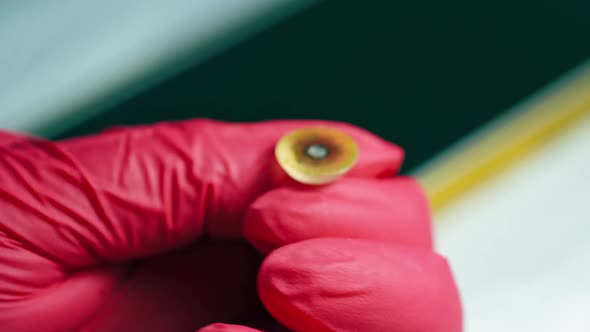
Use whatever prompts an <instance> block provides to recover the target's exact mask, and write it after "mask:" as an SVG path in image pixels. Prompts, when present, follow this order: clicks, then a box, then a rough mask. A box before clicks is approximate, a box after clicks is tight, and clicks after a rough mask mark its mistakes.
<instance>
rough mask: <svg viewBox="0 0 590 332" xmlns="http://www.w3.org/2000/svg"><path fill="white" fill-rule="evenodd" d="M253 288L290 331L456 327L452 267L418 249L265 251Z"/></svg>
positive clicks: (363, 243)
mask: <svg viewBox="0 0 590 332" xmlns="http://www.w3.org/2000/svg"><path fill="white" fill-rule="evenodd" d="M258 288H259V295H260V298H261V299H262V301H263V303H264V305H265V307H266V308H267V310H268V311H269V312H270V313H271V314H272V315H273V316H274V317H275V318H276V319H277V320H279V321H280V322H281V323H283V324H284V325H285V326H287V327H288V328H290V329H292V330H294V331H314V332H336V331H338V332H347V331H350V332H352V331H391V332H406V331H414V332H431V331H438V332H460V331H461V330H462V311H461V305H460V299H459V295H458V291H457V289H456V286H455V282H454V279H453V277H452V274H451V270H450V268H449V266H448V264H447V262H446V261H445V260H444V259H443V258H441V257H440V256H438V255H436V254H435V253H433V252H432V251H430V250H425V249H423V248H412V247H406V246H395V245H391V244H387V243H383V242H377V241H369V240H359V239H314V240H307V241H303V242H299V243H295V244H291V245H288V246H285V247H282V248H280V249H277V250H276V251H274V252H273V253H271V254H270V255H269V256H268V258H267V259H266V261H265V262H264V263H263V265H262V268H261V270H260V274H259V280H258Z"/></svg>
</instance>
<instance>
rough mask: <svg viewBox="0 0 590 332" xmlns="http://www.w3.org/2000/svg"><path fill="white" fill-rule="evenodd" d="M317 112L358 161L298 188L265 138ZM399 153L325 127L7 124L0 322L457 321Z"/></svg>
mask: <svg viewBox="0 0 590 332" xmlns="http://www.w3.org/2000/svg"><path fill="white" fill-rule="evenodd" d="M318 124H321V125H329V126H332V127H335V128H339V129H341V130H344V131H346V132H347V133H349V134H350V135H351V136H352V137H353V138H354V139H355V140H356V141H357V143H358V145H359V148H360V156H359V161H358V162H357V164H356V166H355V167H354V168H353V169H352V170H351V171H350V172H349V173H347V174H346V175H345V176H344V177H343V178H342V179H340V180H338V181H337V182H335V183H332V184H330V185H327V186H321V187H313V188H312V187H305V186H301V185H297V184H296V183H294V182H293V181H291V180H290V179H289V178H288V177H286V175H284V173H282V172H281V170H280V169H279V168H278V166H277V164H276V161H275V159H274V156H273V148H274V145H275V143H276V142H277V140H278V139H279V138H280V137H281V136H282V135H284V134H285V133H287V132H288V131H290V130H293V129H297V128H300V127H304V126H309V125H318ZM402 158H403V151H402V150H401V149H400V148H399V147H398V146H396V145H394V144H390V143H388V142H385V141H383V140H382V139H380V138H378V137H376V136H374V135H372V134H371V133H369V132H367V131H365V130H362V129H360V128H357V127H354V126H351V125H347V124H343V123H334V122H324V121H271V122H260V123H248V124H246V123H222V122H216V121H210V120H191V121H182V122H168V123H159V124H156V125H151V126H138V127H130V128H116V129H112V130H108V131H106V132H103V133H100V134H97V135H94V136H89V137H81V138H76V139H70V140H64V141H58V142H50V141H47V140H43V139H38V138H33V137H26V136H23V135H18V134H11V133H4V134H2V135H0V331H3V332H39V331H43V332H71V331H83V332H119V331H127V332H134V331H142V332H152V331H154V332H156V331H158V332H163V331H166V332H187V331H188V332H192V331H195V330H196V329H199V328H202V329H201V330H199V331H203V332H204V331H208V332H212V331H234V332H238V331H256V330H254V329H250V328H246V327H240V326H238V325H223V324H213V325H209V324H212V323H216V322H223V323H234V324H240V323H241V324H249V322H252V324H254V322H255V321H257V320H258V321H260V320H259V319H258V318H261V319H263V317H264V313H265V310H264V309H266V310H267V311H268V312H269V313H270V315H271V316H272V317H273V318H274V319H275V320H276V321H278V322H280V324H282V325H283V326H287V327H288V328H290V329H291V330H294V331H303V332H324V331H326V332H327V331H349V332H352V331H361V332H378V331H391V332H410V331H411V332H435V331H436V332H459V331H461V329H462V327H461V325H462V317H461V306H460V301H459V296H458V292H457V289H456V287H455V283H454V280H453V277H452V274H451V271H450V269H449V267H448V265H447V263H446V261H445V259H444V258H442V257H440V256H439V255H437V254H436V253H435V252H434V251H433V244H432V240H431V224H430V222H431V220H430V215H429V210H428V206H427V202H426V199H425V197H424V195H423V193H422V192H421V190H420V188H419V186H418V185H417V183H416V182H415V181H414V180H413V179H411V178H407V177H401V176H394V175H395V174H396V172H397V171H398V170H399V168H400V165H401V162H402ZM248 244H249V245H248ZM252 248H256V250H254V249H252ZM267 254H268V255H267ZM265 255H267V256H266V257H265ZM260 264H262V265H260ZM207 325H209V326H208V327H205V326H207Z"/></svg>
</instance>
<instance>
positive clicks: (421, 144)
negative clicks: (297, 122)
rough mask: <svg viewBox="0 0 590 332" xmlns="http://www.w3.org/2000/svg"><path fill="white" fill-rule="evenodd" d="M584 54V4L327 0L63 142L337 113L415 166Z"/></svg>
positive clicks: (587, 52) (588, 13) (588, 5)
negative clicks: (140, 128)
mask: <svg viewBox="0 0 590 332" xmlns="http://www.w3.org/2000/svg"><path fill="white" fill-rule="evenodd" d="M588 57H590V2H589V1H574V0H564V1H543V0H541V1H539V0H537V1H532V0H521V1H505V0H501V1H485V2H481V1H479V2H478V1H450V2H449V1H433V0H431V1H412V2H411V1H404V2H402V1H343V0H340V1H327V2H324V3H321V4H320V5H317V6H315V7H313V8H311V9H310V10H308V11H305V12H303V13H302V14H299V15H297V16H294V17H292V18H290V19H289V20H287V21H285V22H283V23H281V24H279V25H276V26H274V27H273V28H271V29H269V30H267V31H264V32H263V33H261V34H259V35H257V36H256V37H255V38H253V39H250V40H248V41H246V42H244V43H242V44H240V45H237V46H235V47H233V48H231V49H229V50H227V51H226V52H225V53H223V54H221V55H219V56H217V57H214V58H212V59H210V60H209V61H207V62H206V63H202V64H199V65H197V66H194V67H193V68H191V69H190V70H188V71H186V72H184V73H182V74H180V75H178V76H176V77H174V78H173V79H171V80H168V81H166V82H163V83H162V84H160V85H158V86H156V87H154V88H152V89H150V90H148V91H146V92H144V93H142V94H140V95H138V96H135V97H133V98H132V99H130V100H127V101H126V102H124V103H123V104H119V105H117V106H115V107H114V108H112V109H110V110H109V111H108V112H106V113H103V114H101V115H99V116H97V117H96V118H94V119H92V120H90V121H88V122H86V123H84V124H82V125H80V126H78V127H76V128H74V129H72V130H70V131H68V132H66V133H63V134H62V135H61V136H59V137H68V136H74V135H81V134H87V133H92V132H96V131H99V130H101V129H103V128H105V127H108V126H111V125H116V124H136V123H151V122H155V121H161V120H168V119H183V118H194V117H209V118H215V119H221V120H232V121H253V120H261V119H277V118H318V119H320V118H321V119H336V120H343V121H349V122H352V123H355V124H358V125H360V126H363V127H365V128H368V129H370V130H372V131H374V132H376V133H377V134H379V135H382V136H384V137H385V138H387V139H390V140H392V141H394V142H397V143H399V144H401V145H402V146H404V147H405V148H406V149H407V161H406V165H405V170H408V169H410V168H412V167H414V166H417V165H419V164H420V163H421V162H423V161H425V160H427V159H428V158H430V157H432V156H433V154H436V153H437V152H439V151H441V150H443V149H444V148H446V147H448V146H449V145H450V144H452V143H454V142H456V141H458V140H460V139H461V138H462V137H464V136H465V135H466V134H468V133H469V132H471V131H472V130H473V129H475V128H478V127H480V126H481V125H483V124H485V123H486V122H488V121H489V120H490V119H492V118H493V117H495V116H497V115H498V114H500V113H502V112H505V111H506V110H507V109H509V108H510V107H511V106H513V105H514V104H515V103H517V102H518V101H520V100H522V99H523V98H524V97H526V96H528V95H530V94H532V93H534V92H535V91H538V89H540V88H542V87H543V86H545V85H546V84H548V83H551V82H552V81H554V80H555V79H556V78H558V77H559V76H560V75H562V74H563V73H565V72H566V71H568V70H570V69H572V68H574V67H576V66H577V65H579V64H580V63H582V62H583V61H584V60H585V59H587V58H588Z"/></svg>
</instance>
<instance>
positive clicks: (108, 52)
mask: <svg viewBox="0 0 590 332" xmlns="http://www.w3.org/2000/svg"><path fill="white" fill-rule="evenodd" d="M314 2H315V1H311V0H223V1H220V0H125V1H117V0H100V1H90V0H56V1H43V0H32V1H17V0H6V1H1V2H0V50H1V51H0V128H4V129H17V130H25V131H32V132H34V131H36V130H37V129H38V128H39V127H40V126H42V125H46V124H47V123H48V122H49V121H55V120H59V119H62V118H64V117H66V116H70V115H72V114H74V113H76V112H78V111H79V108H80V107H82V106H81V105H84V104H85V103H88V102H97V101H95V100H94V99H97V98H101V97H103V96H108V95H109V94H111V93H113V92H117V91H120V90H121V89H129V85H132V84H135V83H137V81H138V80H139V81H141V80H146V76H145V75H146V73H149V72H150V71H154V70H158V69H161V67H162V66H166V65H168V62H173V61H176V60H178V59H179V58H180V57H181V56H183V55H186V54H184V53H186V52H195V51H196V53H197V54H196V55H195V60H196V61H202V60H203V59H205V58H206V57H208V56H211V55H212V54H213V53H216V52H219V51H221V49H222V48H224V47H227V46H231V44H233V43H235V42H237V41H239V40H241V39H243V38H246V37H247V36H248V35H249V34H251V33H253V32H254V31H255V30H260V29H262V28H264V27H265V25H268V24H270V23H272V22H269V20H270V21H273V20H275V19H276V20H278V19H281V18H282V17H284V16H286V15H288V14H290V13H292V12H295V11H296V10H299V9H302V8H305V7H307V6H309V5H311V4H312V3H314ZM275 16H280V17H275ZM269 17H272V18H269ZM141 83H142V84H140V85H142V86H143V85H146V84H148V83H149V82H141ZM98 102H100V101H98ZM88 115H89V114H88Z"/></svg>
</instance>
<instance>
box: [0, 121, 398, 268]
mask: <svg viewBox="0 0 590 332" xmlns="http://www.w3.org/2000/svg"><path fill="white" fill-rule="evenodd" d="M310 125H331V126H333V127H338V128H341V129H342V130H346V131H347V132H349V133H350V134H351V135H352V136H354V138H355V139H356V140H357V142H358V144H359V146H360V149H361V156H360V160H359V162H358V164H357V166H356V167H355V169H354V170H352V171H351V172H350V176H355V177H356V176H358V177H372V176H380V175H383V174H385V173H388V174H389V173H393V172H394V171H395V170H397V169H398V168H399V166H400V164H401V158H402V156H403V153H402V150H401V149H400V148H399V147H397V146H395V145H394V144H391V143H388V142H385V141H383V140H382V139H380V138H378V137H377V136H375V135H373V134H371V133H369V132H367V131H365V130H363V129H360V128H357V127H354V126H351V125H348V124H342V123H332V122H325V121H276V122H261V123H251V124H239V123H237V124H236V123H234V124H232V123H221V122H215V121H208V120H194V121H185V122H173V123H161V124H157V125H153V126H143V127H132V128H121V129H116V130H110V131H108V132H105V133H102V134H99V135H94V136H89V137H82V138H76V139H72V140H67V141H61V142H49V141H45V140H33V139H31V140H29V141H28V142H24V143H20V144H18V146H17V147H15V148H10V149H4V150H2V152H1V153H0V183H2V187H1V188H0V211H2V216H1V217H0V225H1V226H2V227H3V228H5V230H6V233H7V234H8V235H7V236H8V237H10V238H11V239H13V240H16V241H17V242H19V243H20V245H21V247H22V248H23V250H27V251H30V252H33V253H35V254H37V255H39V256H42V257H44V258H47V259H48V260H49V261H51V262H55V263H57V264H59V265H60V266H64V267H66V268H73V269H77V268H83V267H88V266H91V265H96V264H101V263H104V262H117V261H125V260H130V259H134V258H139V257H145V256H149V255H153V254H158V253H162V252H165V251H167V250H170V249H175V248H179V247H182V246H184V245H187V244H188V243H190V242H192V241H195V240H196V239H198V238H199V237H200V236H201V235H202V234H203V233H204V232H205V231H207V232H208V233H209V235H211V236H241V220H242V217H243V214H244V212H245V210H246V208H247V207H248V206H249V205H250V203H251V202H252V201H253V200H254V199H255V198H256V197H257V196H258V195H260V194H262V193H264V192H265V191H267V190H268V189H269V188H271V187H276V186H277V185H280V183H277V182H276V181H275V179H274V178H272V177H270V175H269V174H271V172H269V167H271V165H270V164H271V162H272V161H274V159H273V154H272V150H273V147H274V144H275V143H276V141H277V140H278V139H279V138H280V137H281V136H282V135H283V134H285V133H286V132H288V131H290V130H292V129H296V128H299V127H302V126H310ZM0 250H2V249H1V247H0ZM0 255H1V251H0ZM0 268H1V266H0ZM35 268H36V269H37V270H40V269H42V268H43V266H35Z"/></svg>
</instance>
